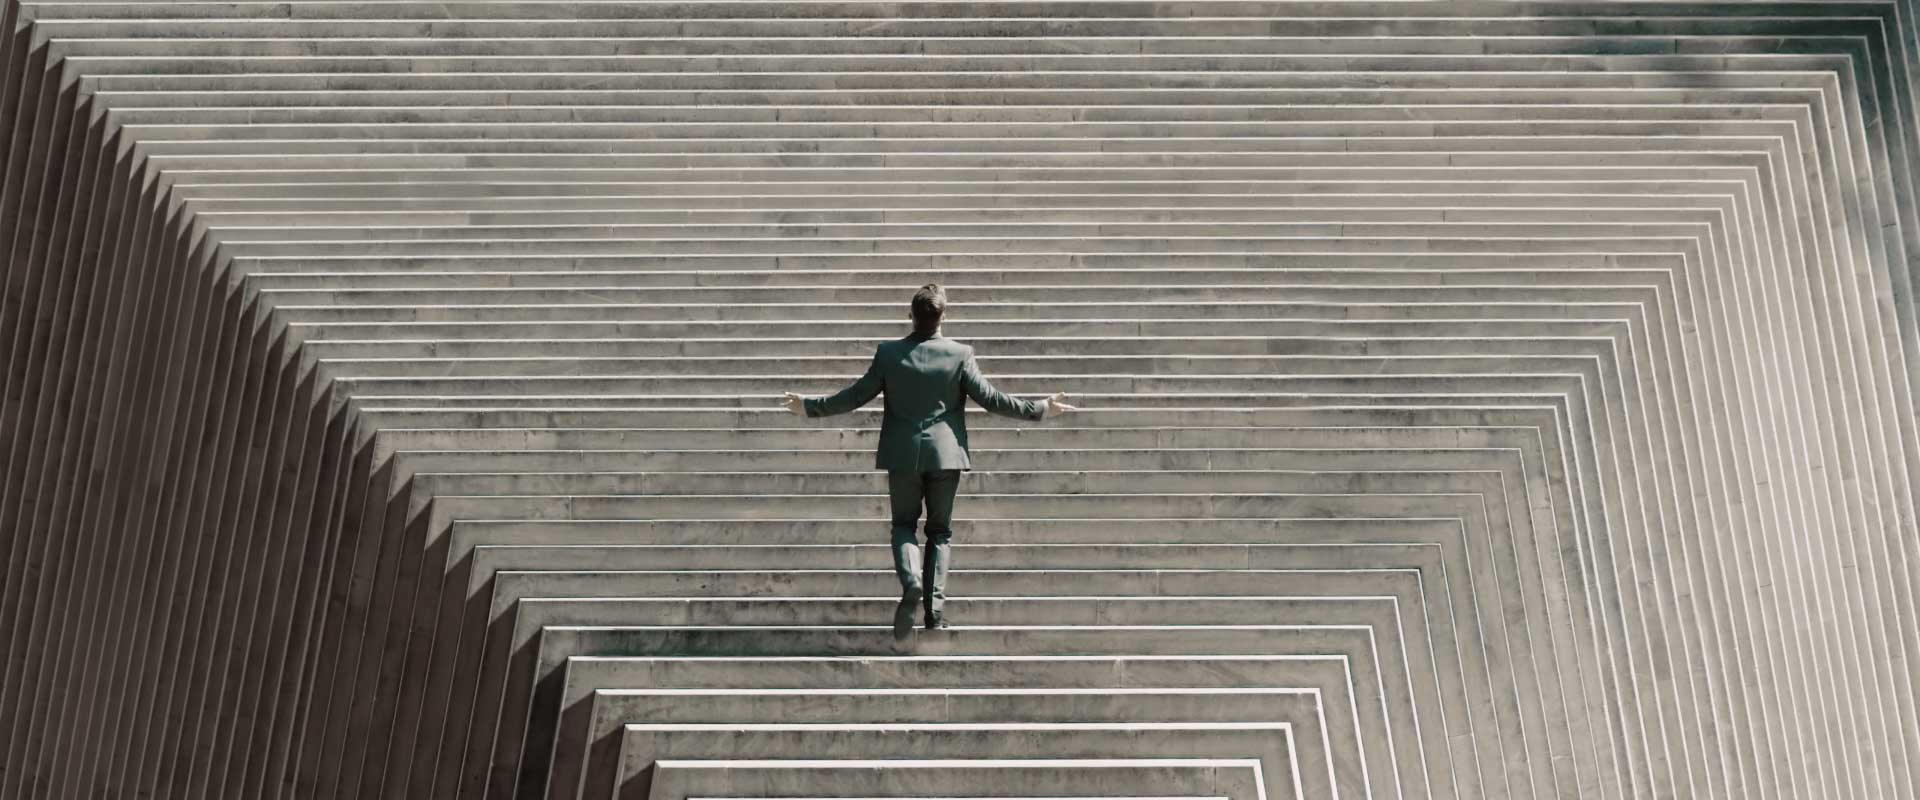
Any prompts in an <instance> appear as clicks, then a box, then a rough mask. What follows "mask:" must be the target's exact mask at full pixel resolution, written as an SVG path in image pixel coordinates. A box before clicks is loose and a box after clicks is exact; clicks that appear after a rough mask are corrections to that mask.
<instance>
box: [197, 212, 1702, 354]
mask: <svg viewBox="0 0 1920 800" xmlns="http://www.w3.org/2000/svg"><path fill="white" fill-rule="evenodd" d="M214 213H218V212H202V216H210V215H212V214H214ZM1490 258H1491V257H1490ZM1495 261H1496V263H1500V264H1501V266H1497V267H1493V268H1489V267H1487V266H1485V265H1482V267H1481V268H1479V269H1467V268H1455V269H1444V270H1431V269H1420V268H1417V267H1402V268H1399V269H1385V268H1373V269H1340V268H1326V267H1318V268H1314V267H1303V266H1284V265H1276V266H1273V267H1228V266H1215V267H1205V266H1202V267H1166V268H1138V269H1107V268H1095V267H1084V268H1078V269H1057V268H1056V269H978V270H942V271H934V272H931V273H927V274H925V275H924V277H923V278H921V279H922V280H927V281H930V282H935V283H939V284H941V286H943V287H945V288H946V289H947V290H948V291H951V292H954V293H962V292H976V291H985V290H992V289H1009V288H1018V289H1023V290H1028V291H1033V290H1039V289H1051V290H1058V291H1067V290H1071V289H1076V288H1083V287H1084V288H1088V289H1095V290H1106V291H1120V290H1124V289H1125V288H1131V287H1145V286H1153V287H1159V286H1182V287H1214V286H1222V285H1228V286H1246V285H1261V284H1270V283H1271V282H1285V283H1286V284H1288V285H1293V286H1324V285H1334V286H1343V285H1344V286H1376V285H1377V286H1391V285H1395V284H1422V285H1429V286H1437V285H1460V286H1524V285H1529V284H1546V285H1560V284H1581V285H1608V284H1648V283H1652V282H1656V281H1659V280H1664V279H1666V278H1668V277H1670V274H1669V272H1668V271H1667V270H1665V269H1655V268H1651V267H1650V266H1641V267H1637V268H1636V267H1631V266H1627V265H1624V264H1620V263H1613V264H1608V263H1606V262H1601V261H1595V260H1589V261H1587V262H1585V263H1582V262H1580V261H1578V260H1571V259H1569V260H1566V261H1563V262H1561V263H1549V264H1536V265H1535V267H1534V268H1532V269H1524V270H1522V269H1511V268H1507V267H1505V266H1504V260H1500V259H1495ZM325 263H327V262H319V264H320V265H324V264H325ZM316 266H318V265H316ZM244 280H245V282H246V283H247V285H249V286H254V287H258V288H261V289H302V290H309V291H312V290H330V289H339V288H352V289H359V290H363V291H372V290H381V289H388V288H393V289H430V288H436V287H446V288H467V289H478V288H491V289H509V288H513V289H523V288H540V289H579V288H607V287H614V288H621V289H629V290H631V289H652V290H655V291H659V292H661V293H663V294H673V293H676V292H699V291H716V290H720V289H723V288H729V289H733V288H737V289H758V290H763V291H770V290H774V289H806V290H811V291H816V292H823V291H830V290H835V289H840V290H845V289H856V288H860V287H864V286H869V285H878V286H888V285H895V283H896V282H897V281H898V280H899V278H898V276H897V274H895V273H893V272H892V271H881V270H864V269H845V270H822V269H800V268H796V269H790V270H771V271H761V270H713V271H701V270H641V269H633V270H630V271H615V270H606V269H597V270H588V269H578V270H538V271H532V270H513V271H506V270H502V271H497V272H486V271H474V270H469V271H464V272H453V271H429V270H404V269H395V270H387V271H379V272H373V271H365V272H324V271H319V270H315V271H311V272H308V271H285V272H267V271H250V272H248V273H247V274H246V275H245V277H244ZM895 288H896V293H895V295H894V299H895V301H896V302H897V301H898V298H899V294H898V292H899V291H903V290H904V291H911V290H913V289H917V288H918V286H917V285H915V286H907V285H897V286H896V287H895ZM946 324H947V323H943V328H944V327H945V325H946ZM951 324H953V325H956V326H957V325H962V324H965V321H964V320H959V319H956V320H954V321H953V322H952V323H951ZM686 338H690V339H697V338H698V337H697V336H690V337H686Z"/></svg>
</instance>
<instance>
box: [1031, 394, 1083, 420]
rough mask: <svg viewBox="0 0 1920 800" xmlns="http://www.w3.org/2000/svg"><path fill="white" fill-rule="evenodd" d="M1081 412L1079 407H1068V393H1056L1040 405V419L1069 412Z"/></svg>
mask: <svg viewBox="0 0 1920 800" xmlns="http://www.w3.org/2000/svg"><path fill="white" fill-rule="evenodd" d="M1079 410H1080V409H1079V408H1077V407H1074V406H1070V405H1067V393H1066V392H1055V393H1054V395H1053V396H1052V397H1049V398H1047V399H1046V401H1045V402H1043V403H1041V404H1040V418H1041V419H1046V418H1047V417H1052V416H1057V415H1059V414H1064V413H1066V412H1068V411H1079Z"/></svg>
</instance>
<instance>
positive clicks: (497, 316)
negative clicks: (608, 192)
mask: <svg viewBox="0 0 1920 800" xmlns="http://www.w3.org/2000/svg"><path fill="white" fill-rule="evenodd" d="M1515 291H1516V290H1493V289H1487V288H1464V289H1457V290H1454V291H1452V292H1448V293H1447V294H1448V295H1449V297H1448V298H1447V300H1445V301H1437V300H1436V301H1434V302H1429V303H1426V304H1420V305H1413V304H1408V303H1391V302H1386V301H1375V302H1365V301H1351V302H1343V301H1342V300H1341V299H1339V298H1335V297H1328V298H1327V299H1325V300H1322V301H1319V302H1314V301H1309V300H1295V301H1290V302H1274V303H1262V302H1246V303H1232V302H1220V303H1165V304H1158V303H1156V304H1151V305H1149V304H1144V303H1125V304H1123V303H1104V304H1103V303H1086V304H1079V303H1073V304H1066V303H1062V304H1056V305H1053V306H1051V307H1049V308H1048V314H1049V316H1051V317H1055V318H1057V319H1059V320H1061V321H1063V322H1064V321H1069V320H1070V321H1072V322H1076V323H1082V322H1110V321H1128V322H1135V323H1141V322H1152V321H1164V320H1207V321H1210V322H1212V323H1215V324H1214V325H1213V326H1212V327H1211V328H1210V330H1211V332H1213V333H1223V332H1229V331H1228V330H1223V329H1222V328H1221V327H1220V325H1221V324H1226V323H1235V322H1239V321H1241V320H1249V319H1251V320H1268V321H1271V320H1274V319H1315V318H1335V319H1366V320H1394V319H1489V318H1491V319H1534V318H1538V317H1540V316H1543V315H1551V314H1552V309H1553V308H1555V307H1557V306H1560V305H1562V304H1563V303H1565V302H1577V303H1581V304H1583V305H1595V304H1600V303H1606V302H1613V303H1619V304H1629V303H1631V304H1635V305H1637V304H1638V303H1639V301H1640V299H1641V296H1643V295H1644V294H1645V293H1644V292H1642V291H1639V290H1633V289H1627V288H1616V287H1598V288H1591V289H1582V290H1578V291H1574V290H1568V291H1567V292H1566V293H1565V294H1570V295H1572V296H1571V297H1568V298H1567V299H1566V300H1563V301H1560V302H1553V301H1548V300H1544V299H1541V300H1513V299H1508V298H1507V297H1503V295H1509V294H1512V293H1514V292H1515ZM1296 294H1297V295H1316V294H1318V295H1325V294H1327V292H1326V291H1325V290H1324V289H1318V288H1302V289H1300V290H1298V291H1297V292H1296ZM1031 307H1032V306H1031V305H1028V304H993V303H971V304H969V306H968V308H967V311H968V313H969V316H970V317H972V318H973V320H974V321H975V323H976V324H980V323H984V322H995V321H998V319H997V318H1012V317H1014V315H1015V314H1017V313H1018V311H1019V310H1020V309H1024V308H1031ZM895 310H896V309H893V308H885V309H883V308H880V307H877V306H874V305H867V304H843V305H830V304H807V305H799V304H795V305H784V304H771V303H768V304H750V305H729V306H684V305H671V304H657V305H634V304H627V305H588V304H559V305H546V306H531V305H495V306H485V305H469V306H445V305H440V306H435V305H414V306H358V307H350V306H278V307H276V308H275V309H274V312H275V314H276V315H278V316H281V317H283V318H284V319H286V320H287V321H288V322H289V323H298V322H306V323H321V322H331V323H339V322H359V323H369V322H389V321H408V322H481V321H485V322H501V323H510V322H515V321H523V322H550V321H583V322H586V321H601V322H604V321H605V320H606V318H607V317H609V316H618V317H619V318H621V319H622V320H626V321H633V322H645V321H675V322H678V321H680V320H688V321H698V320H709V321H714V320H723V319H724V320H729V321H731V322H733V323H734V324H738V323H740V322H747V321H751V322H755V323H759V322H762V321H766V322H781V321H801V320H805V321H819V322H834V321H840V320H855V321H865V320H874V321H880V320H884V321H889V322H892V323H893V324H894V325H896V326H901V327H904V326H903V325H902V323H901V322H898V321H894V319H893V318H894V316H895V315H894V314H892V313H889V312H892V311H895ZM900 316H902V317H904V316H905V315H904V314H902V315H900ZM1143 317H1144V319H1143ZM899 329H900V328H899V327H896V328H895V330H899Z"/></svg>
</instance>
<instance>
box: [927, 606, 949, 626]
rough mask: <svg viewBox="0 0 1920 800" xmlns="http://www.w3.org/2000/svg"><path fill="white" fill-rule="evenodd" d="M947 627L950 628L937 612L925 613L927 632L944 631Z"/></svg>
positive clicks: (943, 617) (944, 618)
mask: <svg viewBox="0 0 1920 800" xmlns="http://www.w3.org/2000/svg"><path fill="white" fill-rule="evenodd" d="M949 627H952V626H950V625H948V624H947V619H946V617H945V616H943V615H942V614H941V613H940V612H938V611H929V612H927V630H930V631H944V630H946V629H947V628H949Z"/></svg>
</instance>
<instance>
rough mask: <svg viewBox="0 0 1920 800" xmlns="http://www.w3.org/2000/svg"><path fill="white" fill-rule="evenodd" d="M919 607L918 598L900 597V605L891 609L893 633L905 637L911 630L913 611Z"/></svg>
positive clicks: (895, 635) (897, 636)
mask: <svg viewBox="0 0 1920 800" xmlns="http://www.w3.org/2000/svg"><path fill="white" fill-rule="evenodd" d="M919 609H920V598H918V597H902V598H900V605H899V606H897V607H895V608H894V609H893V635H894V637H895V638H905V637H906V635H907V634H909V633H912V632H913V612H915V611H918V610H919Z"/></svg>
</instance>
